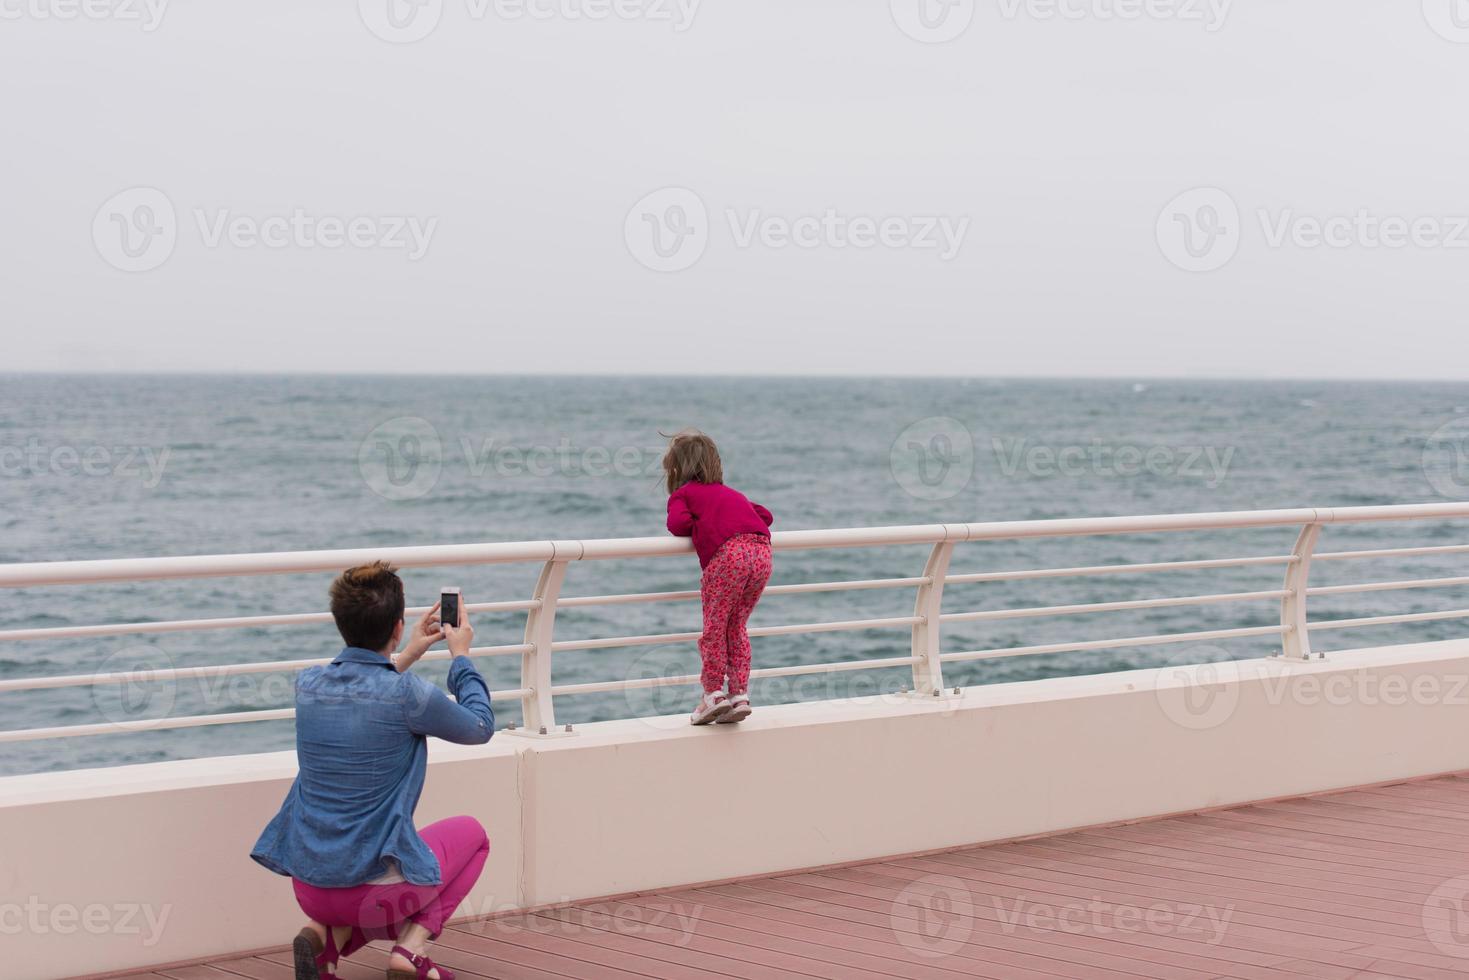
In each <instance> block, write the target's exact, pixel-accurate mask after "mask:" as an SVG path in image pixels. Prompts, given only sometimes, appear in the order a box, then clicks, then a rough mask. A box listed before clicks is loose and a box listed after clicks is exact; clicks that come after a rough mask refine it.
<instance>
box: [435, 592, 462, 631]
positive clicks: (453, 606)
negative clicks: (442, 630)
mask: <svg viewBox="0 0 1469 980" xmlns="http://www.w3.org/2000/svg"><path fill="white" fill-rule="evenodd" d="M439 622H441V623H443V624H444V625H445V626H453V627H455V628H456V629H457V628H458V626H459V593H458V592H445V593H444V594H443V595H442V596H440V597H439Z"/></svg>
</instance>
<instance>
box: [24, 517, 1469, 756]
mask: <svg viewBox="0 0 1469 980" xmlns="http://www.w3.org/2000/svg"><path fill="white" fill-rule="evenodd" d="M1463 517H1469V504H1461V503H1453V504H1420V505H1407V506H1383V507H1348V508H1337V509H1298V510H1275V511H1236V512H1226V513H1213V514H1167V515H1157V516H1147V517H1106V518H1091V519H1077V520H1047V521H1007V522H994V523H978V524H933V525H922V526H913V527H883V528H853V529H840V530H825V531H784V532H779V533H777V534H775V535H774V538H773V545H774V547H775V549H776V550H778V551H801V550H808V549H819V548H870V547H886V546H892V545H916V544H928V545H930V546H931V550H930V552H929V557H928V561H927V563H926V564H925V566H924V568H923V570H922V573H921V574H919V575H917V576H913V577H909V578H886V579H868V580H862V581H844V582H808V583H801V584H791V585H773V586H771V587H769V588H768V589H767V590H766V594H767V595H799V594H804V593H814V592H847V591H861V590H869V589H914V590H915V592H916V601H915V604H914V610H913V615H911V616H889V617H882V618H874V619H853V620H843V621H837V622H814V623H801V624H794V625H785V626H760V627H752V628H751V629H750V635H751V636H756V637H758V636H785V635H792V634H802V633H826V632H835V631H854V630H868V629H885V628H891V629H908V630H910V631H911V633H912V648H911V653H910V655H909V656H906V657H887V658H882V659H867V660H852V661H845V662H839V663H823V664H804V665H798V666H790V667H774V668H764V669H758V670H755V671H753V672H752V675H751V676H752V677H754V678H762V677H764V678H768V677H791V676H796V675H803V674H820V673H831V672H837V671H850V670H876V669H888V668H894V667H911V668H912V672H913V685H914V691H915V692H918V693H921V694H922V695H923V696H928V695H935V696H937V695H939V694H941V693H942V692H943V690H944V677H943V668H944V665H945V664H948V663H963V662H970V661H978V660H994V659H1000V658H1008V657H1023V656H1033V655H1037V654H1054V653H1068V652H1080V651H1091V650H1106V649H1115V648H1121V647H1143V646H1152V645H1157V644H1168V643H1188V642H1206V641H1215V640H1227V639H1236V638H1244V637H1260V636H1279V637H1280V638H1281V639H1280V645H1281V652H1280V656H1282V657H1284V658H1286V659H1288V660H1294V661H1303V660H1307V659H1310V657H1311V656H1312V653H1311V639H1310V633H1311V630H1323V629H1325V630H1330V629H1348V628H1357V627H1364V626H1377V625H1386V624H1395V623H1411V622H1428V621H1436V620H1446V619H1466V618H1469V609H1447V610H1438V611H1433V612H1422V613H1408V614H1399V615H1387V616H1368V617H1359V618H1354V619H1339V620H1326V621H1317V622H1310V621H1308V620H1307V618H1306V612H1307V602H1308V599H1309V598H1310V597H1312V596H1326V595H1346V594H1355V593H1369V592H1380V591H1387V590H1395V589H1421V588H1437V587H1448V586H1458V585H1465V584H1469V576H1459V577H1447V578H1435V579H1411V580H1403V581H1385V582H1368V583H1360V584H1351V585H1335V586H1326V587H1319V588H1312V587H1310V586H1309V585H1308V582H1309V579H1310V572H1311V567H1312V564H1313V563H1314V562H1317V561H1339V560H1351V559H1361V558H1386V557H1410V556H1437V555H1451V554H1463V553H1469V544H1466V545H1440V546H1430V547H1403V548H1389V549H1380V550H1371V551H1342V552H1335V553H1323V552H1318V551H1317V550H1316V544H1317V542H1318V540H1319V537H1320V533H1321V530H1322V528H1323V527H1324V526H1325V525H1328V524H1366V523H1374V522H1382V521H1401V520H1433V519H1440V520H1441V519H1449V518H1463ZM1270 527H1285V528H1299V529H1300V530H1299V534H1298V536H1297V539H1296V544H1295V547H1294V548H1293V549H1292V550H1291V552H1290V553H1289V554H1280V555H1265V556H1251V557H1240V558H1212V559H1203V560H1189V561H1159V562H1149V563H1141V564H1113V565H1095V566H1084V567H1073V568H1037V569H1022V570H1016V571H992V572H970V573H958V574H953V573H951V572H950V571H949V566H950V562H951V560H952V558H953V556H954V553H955V549H956V547H957V546H959V545H961V544H964V543H965V542H976V541H995V540H1007V539H1010V540H1014V539H1043V538H1059V537H1079V536H1106V535H1125V534H1141V533H1152V532H1183V531H1217V530H1228V529H1245V528H1270ZM691 550H692V549H691V547H690V544H689V542H688V541H687V540H681V539H676V538H669V537H657V538H623V539H605V540H585V541H530V542H514V543H496V544H469V545H445V546H431V547H412V548H370V549H354V550H341V551H307V552H282V553H275V554H241V555H201V556H189V557H178V558H143V559H115V560H101V561H71V562H40V563H29V564H12V565H0V588H19V587H27V588H29V587H38V586H57V585H80V584H90V583H99V582H135V581H144V580H158V579H195V578H207V577H222V576H247V575H283V574H300V573H305V572H330V573H335V572H338V571H340V570H341V569H343V568H347V567H350V566H352V565H356V564H361V563H364V562H369V561H375V560H379V559H382V560H387V561H391V562H392V563H394V564H395V565H397V566H398V567H400V568H426V567H438V566H465V565H488V564H517V563H518V564H525V563H539V564H540V566H541V571H540V575H539V577H538V579H537V581H536V585H535V590H534V592H533V594H532V595H531V597H530V598H529V599H522V600H514V601H507V602H484V603H470V604H468V605H467V606H466V609H468V611H470V612H517V611H524V612H525V613H526V626H525V636H524V640H523V642H521V643H515V644H506V645H501V646H484V647H477V648H475V649H473V650H471V651H470V655H471V656H473V657H498V656H519V657H520V659H521V675H520V676H521V682H520V687H518V688H515V689H511V690H501V691H494V692H492V694H493V696H494V697H495V698H497V699H502V700H503V699H514V700H518V701H519V702H520V704H521V710H522V716H523V720H524V724H525V726H526V729H527V730H529V731H531V732H541V733H545V732H549V731H551V730H552V729H553V728H554V727H555V725H556V718H555V699H556V698H557V697H558V696H561V697H567V696H574V695H583V694H593V693H598V692H607V691H627V690H633V689H638V688H649V687H659V686H667V685H692V684H695V683H697V682H698V676H697V675H694V674H690V675H686V676H677V677H654V678H637V679H631V680H627V679H624V680H612V681H601V682H595V683H582V684H562V685H557V684H556V683H555V682H554V680H553V672H552V664H553V661H554V659H555V655H556V654H557V653H561V652H566V651H572V650H599V649H609V648H618V647H634V646H652V645H657V644H675V643H692V642H694V641H695V640H697V638H698V633H695V632H682V633H663V634H654V635H645V636H611V637H600V638H592V639H580V640H557V639H556V638H555V628H556V613H557V611H558V610H560V609H569V608H578V607H586V606H612V605H620V604H627V603H653V602H688V601H693V600H697V599H698V598H699V593H698V592H697V591H694V590H686V591H679V592H652V593H638V594H625V595H592V596H574V597H562V596H561V586H562V583H563V581H564V579H565V576H566V569H567V566H568V564H569V563H571V562H587V561H606V560H611V559H630V558H640V559H641V558H647V559H656V558H666V557H670V556H675V555H685V554H687V553H689V552H690V551H691ZM1262 565H1279V566H1282V567H1283V568H1284V581H1283V583H1282V586H1281V588H1279V589H1269V590H1263V591H1251V592H1226V593H1219V594H1206V595H1187V596H1164V597H1158V598H1147V599H1135V600H1127V601H1121V602H1097V603H1087V604H1080V605H1064V606H1031V607H1024V608H1016V609H993V610H977V611H963V612H944V611H943V602H944V587H945V586H946V585H957V584H968V583H979V582H1015V581H1026V580H1032V579H1051V578H1072V577H1085V576H1100V575H1118V574H1140V573H1150V572H1174V571H1194V570H1203V569H1224V568H1242V567H1249V566H1262ZM1267 601H1268V602H1276V601H1278V602H1279V608H1280V620H1279V623H1278V625H1270V626H1247V627H1237V628H1231V629H1214V630H1201V631H1194V632H1184V633H1169V634H1161V635H1148V636H1127V637H1116V638H1109V639H1094V640H1084V641H1079V642H1071V643H1048V644H1041V645H1034V646H1012V647H1004V648H997V649H981V650H967V651H953V652H943V650H942V648H941V630H942V625H943V624H944V623H960V622H983V621H991V620H1013V619H1030V618H1045V617H1063V616H1076V615H1084V614H1090V613H1102V612H1116V611H1124V610H1142V609H1157V608H1167V607H1184V606H1203V605H1215V604H1226V603H1255V602H1267ZM422 611H423V610H422V608H417V609H410V610H409V614H410V615H414V614H417V613H420V612H422ZM330 621H331V617H330V615H329V614H327V613H294V614H284V615H269V616H236V617H227V618H217V619H190V620H176V621H169V622H133V623H113V624H103V625H95V626H65V627H48V628H38V629H17V630H4V631H0V643H6V642H19V641H35V640H42V639H60V638H68V637H99V636H117V635H124V634H147V633H173V632H184V631H198V630H221V629H237V628H250V627H261V626H281V625H306V624H321V623H328V622H330ZM447 657H448V654H447V653H446V652H444V651H434V652H432V653H430V654H428V655H427V656H426V657H425V659H426V660H443V659H447ZM327 662H329V661H328V660H325V659H315V660H286V661H272V662H262V663H240V664H222V665H210V666H198V667H177V668H168V669H163V670H145V671H125V672H115V673H94V674H74V675H63V676H51V677H23V678H13V679H9V680H0V693H15V692H20V691H36V690H48V689H57V688H67V687H81V686H93V685H106V684H120V683H129V684H140V683H151V682H169V681H174V682H176V681H180V680H189V679H197V680H204V679H215V678H220V677H229V676H235V675H245V674H258V673H267V672H277V671H299V670H303V669H305V668H307V667H312V666H316V665H318V664H324V663H327ZM293 715H294V711H293V710H292V709H289V708H280V709H269V710H252V711H238V712H231V713H225V714H206V715H194V716H188V717H173V718H150V719H139V720H135V721H116V722H105V723H100V724H88V725H68V726H62V727H52V728H32V729H21V730H13V731H0V743H4V742H20V741H30V740H35V739H46V738H61V737H70V736H82V735H104V734H114V733H119V732H136V731H157V730H163V729H177V728H190V727H197V726H203V725H226V724H235V723H241V722H253V721H273V720H278V719H285V718H290V717H292V716H293Z"/></svg>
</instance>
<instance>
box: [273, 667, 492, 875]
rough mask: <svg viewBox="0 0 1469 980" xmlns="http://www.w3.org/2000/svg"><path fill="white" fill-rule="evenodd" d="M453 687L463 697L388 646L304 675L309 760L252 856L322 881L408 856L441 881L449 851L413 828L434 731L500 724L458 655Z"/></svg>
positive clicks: (473, 736) (301, 756) (461, 734)
mask: <svg viewBox="0 0 1469 980" xmlns="http://www.w3.org/2000/svg"><path fill="white" fill-rule="evenodd" d="M449 687H450V689H451V690H453V692H454V697H455V698H456V699H458V702H459V703H458V704H455V703H454V702H453V701H451V700H449V697H448V695H446V694H445V693H444V692H443V691H441V690H440V689H439V688H438V687H437V686H436V685H434V684H432V683H430V682H429V681H427V680H424V679H423V678H422V677H418V676H416V675H415V674H413V673H412V672H408V673H403V674H400V673H398V671H397V669H396V668H394V667H393V665H392V664H391V663H390V662H389V661H388V659H387V658H386V657H384V656H383V655H382V654H380V653H374V652H373V651H371V650H362V649H358V648H356V647H348V648H347V649H345V650H343V651H342V652H341V654H340V655H339V656H338V657H337V658H336V659H335V660H333V661H332V662H331V663H330V664H327V665H326V666H322V667H310V668H308V669H306V670H303V671H302V672H301V673H300V675H299V676H298V677H297V679H296V757H297V761H298V763H299V766H300V770H299V774H298V775H297V776H296V781H295V782H294V783H293V784H292V785H291V791H290V792H289V793H287V794H286V801H285V803H283V804H282V805H281V808H280V812H279V813H277V814H276V815H275V818H274V819H272V820H271V821H270V823H269V824H268V825H267V826H266V828H265V831H264V833H262V834H261V835H260V840H258V841H257V842H256V844H255V848H254V850H252V851H251V852H250V856H251V857H252V858H254V859H255V860H256V861H258V862H260V863H261V864H263V865H265V867H267V868H269V869H270V870H271V871H274V872H276V873H277V874H283V875H289V876H291V877H292V878H295V879H297V880H299V881H302V882H305V883H306V884H308V885H316V886H317V887H319V888H350V887H353V886H355V885H361V884H366V883H367V882H370V881H374V880H376V879H377V878H380V877H382V876H383V875H385V874H388V873H390V872H391V871H392V870H393V868H392V867H391V866H390V865H389V864H388V863H387V862H388V860H389V859H391V860H392V861H393V862H395V863H396V864H397V870H398V871H399V872H400V873H401V874H402V875H403V878H404V879H406V880H407V881H409V882H411V883H412V884H415V885H437V884H440V883H441V875H440V871H439V861H438V858H436V857H435V856H434V853H433V851H431V850H429V847H428V845H427V844H425V843H424V842H423V838H421V837H419V836H418V831H417V830H416V829H414V826H413V810H414V808H415V807H417V806H418V797H419V794H420V793H422V792H423V777H424V772H425V770H426V769H427V767H428V738H427V736H429V735H434V736H437V737H438V738H442V739H444V740H446V741H449V742H458V743H460V744H461V745H479V744H481V743H484V742H487V741H489V739H490V736H491V735H493V734H494V731H495V714H494V712H493V711H492V710H491V709H490V692H489V689H488V688H487V687H485V681H484V678H483V677H481V676H480V673H479V671H478V670H476V669H475V667H474V664H473V663H471V662H470V660H469V658H467V657H455V658H454V660H453V663H452V665H451V667H450V668H449Z"/></svg>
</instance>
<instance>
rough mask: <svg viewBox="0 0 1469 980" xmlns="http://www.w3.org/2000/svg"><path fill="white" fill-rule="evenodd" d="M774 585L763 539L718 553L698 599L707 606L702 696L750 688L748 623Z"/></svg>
mask: <svg viewBox="0 0 1469 980" xmlns="http://www.w3.org/2000/svg"><path fill="white" fill-rule="evenodd" d="M768 581H770V539H769V538H767V537H765V536H764V535H763V534H737V535H735V536H734V537H732V538H730V539H729V540H728V541H726V542H724V544H722V545H720V546H719V550H718V551H717V552H715V553H714V557H713V558H712V559H711V560H710V562H709V567H708V568H706V569H704V578H703V581H702V583H701V584H700V589H699V591H700V595H701V596H702V598H703V600H704V633H703V635H702V636H700V637H699V656H701V657H703V658H704V673H703V681H704V692H705V693H706V694H707V693H711V692H714V691H718V690H722V689H723V688H724V682H725V678H726V677H728V679H729V693H730V694H743V693H744V692H745V691H746V690H747V689H748V688H749V686H750V634H749V633H747V632H746V631H745V623H746V622H748V621H749V619H750V613H751V612H753V611H754V609H755V603H757V602H759V601H760V594H761V593H762V592H764V591H765V583H766V582H768Z"/></svg>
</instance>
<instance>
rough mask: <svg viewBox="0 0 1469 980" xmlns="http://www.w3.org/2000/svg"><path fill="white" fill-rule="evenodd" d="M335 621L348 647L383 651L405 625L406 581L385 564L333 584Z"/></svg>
mask: <svg viewBox="0 0 1469 980" xmlns="http://www.w3.org/2000/svg"><path fill="white" fill-rule="evenodd" d="M331 597H332V618H333V619H335V620H336V621H337V632H338V633H341V634H342V641H343V642H344V643H346V644H347V646H349V647H361V648H362V649H364V650H379V651H380V650H383V649H384V648H385V647H387V645H388V644H389V643H390V642H391V641H392V639H393V629H394V628H395V627H396V626H397V625H398V624H399V623H400V622H402V621H403V580H402V579H400V578H399V577H398V573H397V570H396V569H394V568H393V566H392V565H389V564H388V563H387V562H385V561H375V562H373V563H372V564H370V565H358V566H357V567H356V568H349V569H347V570H346V571H345V572H343V573H342V574H340V575H338V576H337V578H336V581H334V582H332V587H331Z"/></svg>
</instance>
